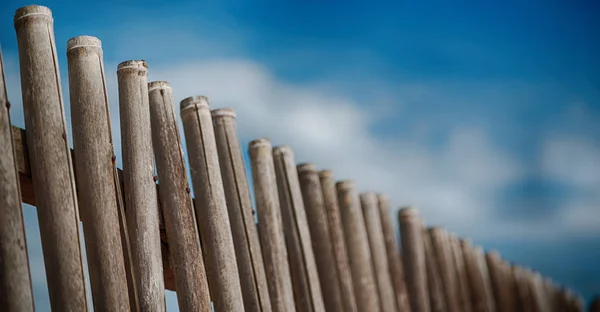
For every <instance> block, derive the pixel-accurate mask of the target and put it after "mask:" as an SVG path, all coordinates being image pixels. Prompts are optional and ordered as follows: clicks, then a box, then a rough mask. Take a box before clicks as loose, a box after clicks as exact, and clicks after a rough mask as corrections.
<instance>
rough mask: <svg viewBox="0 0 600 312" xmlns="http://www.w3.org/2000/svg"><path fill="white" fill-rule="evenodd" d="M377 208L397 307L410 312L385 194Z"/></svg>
mask: <svg viewBox="0 0 600 312" xmlns="http://www.w3.org/2000/svg"><path fill="white" fill-rule="evenodd" d="M377 206H378V207H379V216H380V219H381V229H382V231H383V237H384V241H385V249H386V254H387V259H388V266H389V269H390V270H389V274H390V275H391V278H392V282H393V285H394V293H395V296H396V307H397V310H398V311H399V312H403V311H410V302H409V300H408V295H407V293H406V284H405V282H404V270H403V269H402V258H400V252H399V251H398V243H397V241H396V234H395V232H394V225H393V223H392V217H391V214H390V201H389V199H388V197H387V196H385V195H383V194H378V195H377Z"/></svg>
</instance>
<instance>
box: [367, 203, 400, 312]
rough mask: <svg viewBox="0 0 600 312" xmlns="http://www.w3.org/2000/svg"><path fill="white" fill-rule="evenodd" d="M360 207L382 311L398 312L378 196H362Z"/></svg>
mask: <svg viewBox="0 0 600 312" xmlns="http://www.w3.org/2000/svg"><path fill="white" fill-rule="evenodd" d="M360 206H361V208H362V212H363V217H364V219H365V228H366V230H367V238H368V239H369V247H370V250H371V260H372V263H373V272H374V273H375V281H376V282H377V293H378V294H379V303H380V304H381V311H385V312H393V311H395V310H396V297H395V294H394V286H393V284H392V279H391V276H390V267H389V264H388V258H387V252H386V250H385V241H384V238H383V230H382V228H381V216H380V213H379V207H378V203H377V194H375V193H374V192H365V193H362V194H360Z"/></svg>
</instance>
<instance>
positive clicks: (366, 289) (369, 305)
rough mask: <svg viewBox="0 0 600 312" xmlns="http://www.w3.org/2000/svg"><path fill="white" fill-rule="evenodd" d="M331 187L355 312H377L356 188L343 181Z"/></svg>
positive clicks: (371, 272)
mask: <svg viewBox="0 0 600 312" xmlns="http://www.w3.org/2000/svg"><path fill="white" fill-rule="evenodd" d="M335 187H336V191H337V196H338V203H339V205H340V215H341V216H342V224H343V227H344V237H345V241H346V247H347V248H348V258H349V259H350V270H351V271H352V282H353V285H354V296H355V297H356V305H357V307H358V311H370V312H371V311H372V312H375V311H380V309H381V306H380V303H379V296H378V294H377V284H376V283H377V282H376V280H375V272H373V266H372V264H371V261H372V260H371V251H370V249H369V239H368V237H367V229H366V227H365V219H364V217H363V214H362V209H361V208H360V198H359V195H358V192H357V190H356V186H355V185H354V182H353V181H351V180H345V181H340V182H338V183H336V185H335Z"/></svg>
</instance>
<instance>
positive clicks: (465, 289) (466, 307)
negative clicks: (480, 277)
mask: <svg viewBox="0 0 600 312" xmlns="http://www.w3.org/2000/svg"><path fill="white" fill-rule="evenodd" d="M449 239H450V249H451V250H452V257H453V258H454V271H455V272H456V282H457V284H458V290H459V291H458V292H459V295H460V297H459V298H458V302H459V307H460V311H462V312H471V310H472V307H471V294H470V293H469V277H468V276H467V271H466V269H465V259H464V256H463V252H462V249H461V248H460V241H459V239H458V236H456V235H455V234H450V235H449Z"/></svg>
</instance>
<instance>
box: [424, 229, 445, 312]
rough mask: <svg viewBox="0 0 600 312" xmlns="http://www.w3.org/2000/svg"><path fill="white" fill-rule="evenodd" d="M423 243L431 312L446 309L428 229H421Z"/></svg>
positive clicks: (440, 277)
mask: <svg viewBox="0 0 600 312" xmlns="http://www.w3.org/2000/svg"><path fill="white" fill-rule="evenodd" d="M423 244H424V246H425V263H426V266H427V285H428V290H429V302H430V307H431V311H432V312H444V311H447V306H446V297H445V294H444V285H443V283H442V276H441V275H440V268H439V265H438V261H439V260H438V257H437V255H436V253H435V250H434V248H433V243H432V238H431V235H430V231H429V230H427V229H423Z"/></svg>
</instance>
